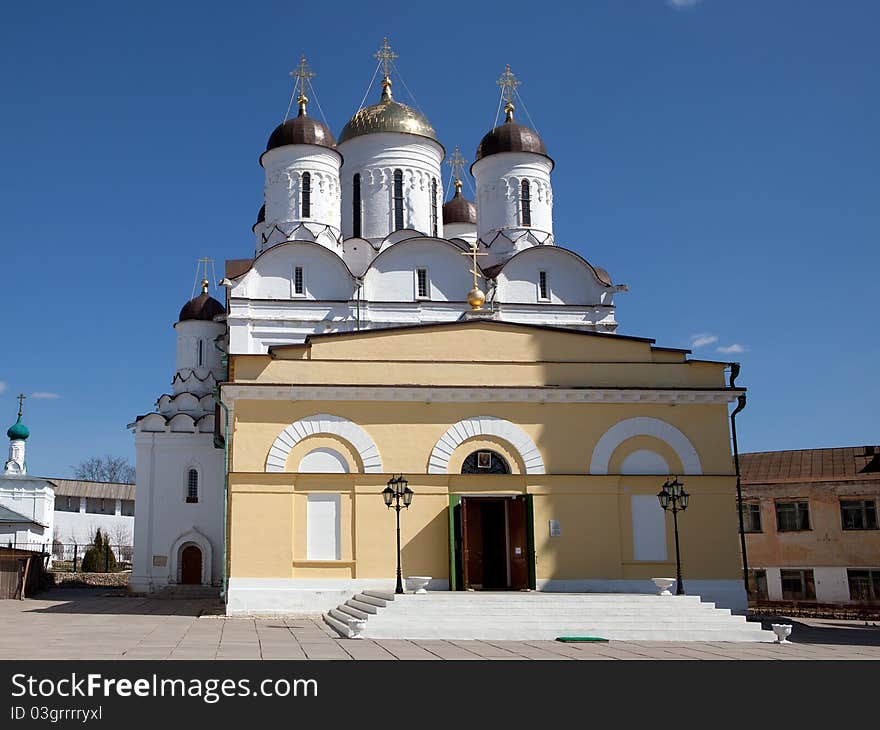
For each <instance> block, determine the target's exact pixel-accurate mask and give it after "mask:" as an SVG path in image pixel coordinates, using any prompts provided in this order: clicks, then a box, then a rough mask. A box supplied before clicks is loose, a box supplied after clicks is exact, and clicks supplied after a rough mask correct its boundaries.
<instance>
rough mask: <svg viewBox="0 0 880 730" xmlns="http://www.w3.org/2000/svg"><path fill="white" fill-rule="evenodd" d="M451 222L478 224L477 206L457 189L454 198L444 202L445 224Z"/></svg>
mask: <svg viewBox="0 0 880 730" xmlns="http://www.w3.org/2000/svg"><path fill="white" fill-rule="evenodd" d="M449 223H470V224H471V225H477V206H476V205H474V204H473V203H472V202H471V201H470V200H468V199H467V198H465V197H464V196H463V195H462V194H461V191H460V190H458V191H456V193H455V195H454V196H453V198H452V200H450V201H448V202H446V203H444V204H443V225H444V226H445V225H447V224H449Z"/></svg>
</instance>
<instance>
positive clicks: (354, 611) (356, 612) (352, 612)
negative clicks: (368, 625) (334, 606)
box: [338, 603, 370, 621]
mask: <svg viewBox="0 0 880 730" xmlns="http://www.w3.org/2000/svg"><path fill="white" fill-rule="evenodd" d="M338 610H339V611H342V612H343V613H347V614H348V615H349V616H351V617H352V618H359V619H362V620H364V621H366V620H367V619H368V618H370V614H368V613H367V612H366V611H361V610H360V609H359V608H354V607H352V606H349V605H348V604H347V603H343V604H342V605H340V606H339V608H338Z"/></svg>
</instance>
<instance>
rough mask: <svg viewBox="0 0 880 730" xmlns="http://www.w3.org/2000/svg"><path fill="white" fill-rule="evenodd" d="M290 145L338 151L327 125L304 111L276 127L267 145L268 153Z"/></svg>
mask: <svg viewBox="0 0 880 730" xmlns="http://www.w3.org/2000/svg"><path fill="white" fill-rule="evenodd" d="M288 144H314V145H318V146H320V147H329V148H330V149H334V150H335V149H336V139H335V138H334V137H333V133H332V132H331V131H330V130H329V129H328V128H327V125H326V124H324V123H323V122H320V121H318V120H317V119H313V118H312V117H310V116H307V115H306V114H305V112H302V111H301V112H300V114H299V116H296V117H294V118H293V119H288V120H287V121H286V122H283V123H282V124H279V125H278V126H277V127H275V131H274V132H272V134H271V135H270V136H269V141H268V142H267V143H266V152H268V151H269V150H274V149H275V148H276V147H283V146H284V145H288Z"/></svg>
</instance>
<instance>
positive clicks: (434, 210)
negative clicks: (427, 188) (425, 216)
mask: <svg viewBox="0 0 880 730" xmlns="http://www.w3.org/2000/svg"><path fill="white" fill-rule="evenodd" d="M431 235H432V236H435V237H436V236H437V178H431Z"/></svg>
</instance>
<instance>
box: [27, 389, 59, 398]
mask: <svg viewBox="0 0 880 730" xmlns="http://www.w3.org/2000/svg"><path fill="white" fill-rule="evenodd" d="M60 397H61V396H60V395H58V393H49V392H47V391H45V390H38V391H37V392H36V393H31V398H36V399H37V400H55V399H56V398H60Z"/></svg>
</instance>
